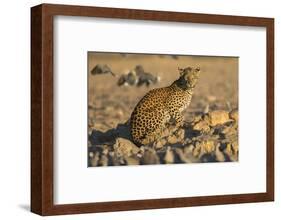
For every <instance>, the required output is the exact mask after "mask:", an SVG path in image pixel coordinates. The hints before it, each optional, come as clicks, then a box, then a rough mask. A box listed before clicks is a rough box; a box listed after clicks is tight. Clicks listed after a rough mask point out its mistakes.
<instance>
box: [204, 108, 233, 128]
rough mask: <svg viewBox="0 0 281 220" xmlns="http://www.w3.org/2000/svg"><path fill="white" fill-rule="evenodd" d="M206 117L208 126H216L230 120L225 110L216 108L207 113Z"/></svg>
mask: <svg viewBox="0 0 281 220" xmlns="http://www.w3.org/2000/svg"><path fill="white" fill-rule="evenodd" d="M207 119H208V122H209V124H210V126H216V125H220V124H224V123H226V122H229V121H231V119H230V118H229V114H228V112H227V111H223V110H216V111H212V112H209V113H208V114H207Z"/></svg>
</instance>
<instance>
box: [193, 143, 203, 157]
mask: <svg viewBox="0 0 281 220" xmlns="http://www.w3.org/2000/svg"><path fill="white" fill-rule="evenodd" d="M200 153H201V145H200V143H199V142H196V144H195V147H194V148H193V151H192V155H193V156H194V157H199V155H200Z"/></svg>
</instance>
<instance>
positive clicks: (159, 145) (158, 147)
mask: <svg viewBox="0 0 281 220" xmlns="http://www.w3.org/2000/svg"><path fill="white" fill-rule="evenodd" d="M154 148H155V149H156V150H159V149H161V148H163V144H162V142H161V141H157V143H156V144H155V145H154Z"/></svg>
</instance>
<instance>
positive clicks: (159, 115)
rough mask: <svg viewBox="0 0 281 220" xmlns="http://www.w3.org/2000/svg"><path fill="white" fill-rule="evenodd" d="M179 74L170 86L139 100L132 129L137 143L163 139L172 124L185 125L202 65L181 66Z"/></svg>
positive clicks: (176, 125) (151, 91) (149, 142)
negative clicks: (185, 112) (162, 136)
mask: <svg viewBox="0 0 281 220" xmlns="http://www.w3.org/2000/svg"><path fill="white" fill-rule="evenodd" d="M178 71H179V77H178V79H176V80H175V81H174V82H173V83H172V84H170V85H169V86H167V87H162V88H155V89H152V90H150V91H149V92H148V93H146V94H145V95H144V96H143V98H141V100H140V101H139V102H138V103H137V105H136V106H135V108H134V110H133V111H132V114H131V117H130V132H131V136H132V140H133V142H134V143H135V144H136V145H137V146H143V145H148V144H151V143H153V142H154V143H155V141H157V140H159V138H160V137H161V134H162V132H163V131H164V129H165V128H166V127H167V126H168V125H169V124H174V126H175V127H177V128H179V127H180V126H182V125H183V123H184V119H183V115H182V112H183V111H184V110H185V109H186V108H187V107H188V106H189V105H190V102H191V98H192V95H193V91H194V88H195V86H196V84H197V82H198V79H199V75H200V67H186V68H178Z"/></svg>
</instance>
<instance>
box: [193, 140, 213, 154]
mask: <svg viewBox="0 0 281 220" xmlns="http://www.w3.org/2000/svg"><path fill="white" fill-rule="evenodd" d="M214 151H215V143H214V141H212V140H204V141H202V142H199V141H197V142H196V144H195V148H194V149H193V156H194V157H201V156H202V155H203V154H210V153H212V152H214Z"/></svg>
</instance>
